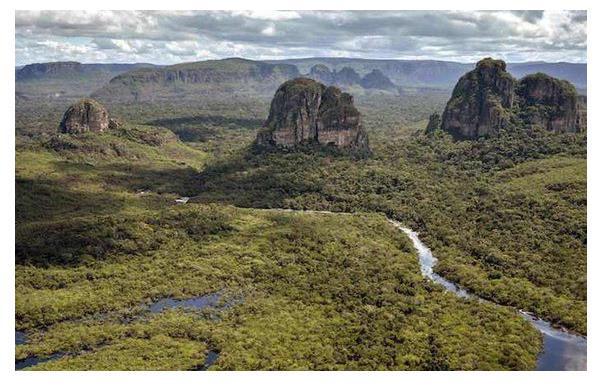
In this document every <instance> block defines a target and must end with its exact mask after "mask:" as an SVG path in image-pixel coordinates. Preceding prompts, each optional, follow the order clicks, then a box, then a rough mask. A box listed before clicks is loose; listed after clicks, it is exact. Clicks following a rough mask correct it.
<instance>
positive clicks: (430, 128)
mask: <svg viewBox="0 0 602 391" xmlns="http://www.w3.org/2000/svg"><path fill="white" fill-rule="evenodd" d="M440 128H441V116H440V115H439V113H433V114H431V116H430V117H429V122H428V124H427V125H426V129H425V132H426V133H433V132H434V131H435V130H437V129H440Z"/></svg>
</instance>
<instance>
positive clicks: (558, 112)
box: [516, 73, 585, 132]
mask: <svg viewBox="0 0 602 391" xmlns="http://www.w3.org/2000/svg"><path fill="white" fill-rule="evenodd" d="M516 91H517V95H518V100H519V102H518V103H519V104H520V108H521V110H520V117H521V119H522V120H523V121H524V123H525V124H527V125H532V126H540V127H542V128H544V129H547V130H551V131H563V132H578V131H581V130H583V129H585V123H584V121H585V118H583V117H584V115H583V112H584V110H583V106H582V104H581V102H580V100H579V98H578V95H577V90H575V87H574V86H573V85H572V84H571V83H569V82H568V81H565V80H559V79H555V78H553V77H551V76H548V75H546V74H544V73H536V74H533V75H528V76H525V77H524V78H522V79H521V80H520V81H519V82H518V86H517V90H516Z"/></svg>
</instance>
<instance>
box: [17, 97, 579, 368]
mask: <svg viewBox="0 0 602 391" xmlns="http://www.w3.org/2000/svg"><path fill="white" fill-rule="evenodd" d="M31 88H33V87H31ZM448 98H449V91H440V90H433V91H426V92H425V91H416V92H407V93H405V94H391V93H386V92H382V93H379V92H374V91H372V92H371V91H364V92H360V93H358V94H356V96H355V102H356V106H357V107H358V109H359V111H360V112H361V113H362V116H363V121H364V126H365V128H366V131H367V133H368V135H369V137H370V147H371V154H370V155H369V156H364V155H357V154H353V153H348V152H346V151H340V150H337V149H336V148H331V147H328V146H323V147H319V148H316V147H307V148H304V147H300V148H297V149H296V150H294V151H287V152H286V153H283V152H282V151H278V150H267V149H262V148H258V147H257V146H256V145H255V144H254V140H255V137H256V134H257V131H258V130H259V129H261V127H262V124H263V122H264V120H265V119H266V117H267V113H268V110H269V98H264V97H262V96H258V97H248V96H247V97H245V96H239V97H234V98H231V99H229V98H228V95H219V94H216V95H215V96H211V99H210V98H208V97H207V96H204V98H203V99H202V100H200V101H199V102H195V101H189V100H188V101H183V102H162V103H153V102H130V103H122V102H110V101H107V102H104V103H105V104H106V107H107V109H108V111H109V112H110V113H111V115H114V116H116V117H118V118H120V119H121V121H122V126H120V127H118V128H117V129H109V130H107V131H105V132H102V133H84V134H78V135H72V134H63V133H59V132H57V130H56V128H57V125H58V123H59V121H60V119H61V115H62V113H63V112H64V111H65V109H66V107H67V106H68V105H69V104H70V103H72V102H70V101H68V100H60V99H59V100H52V99H46V98H40V97H37V98H35V99H34V98H31V99H21V98H18V99H17V105H16V110H17V111H16V140H17V143H16V172H15V175H16V238H15V240H16V280H15V289H16V312H15V318H16V330H17V332H19V333H23V334H22V335H24V336H25V337H23V339H24V341H23V342H24V343H19V344H17V346H16V360H17V363H19V362H24V361H26V360H34V361H35V363H34V364H35V365H29V366H27V367H26V368H25V369H33V370H138V369H139V370H197V369H209V370H256V369H264V370H310V369H315V370H340V369H346V370H473V369H478V370H507V369H510V370H528V369H533V368H535V366H536V362H537V357H538V354H539V352H540V351H541V348H542V338H541V335H540V333H539V332H538V331H537V330H536V329H534V328H533V327H532V326H531V325H530V324H529V323H528V322H527V321H526V320H525V319H523V318H521V317H520V316H519V315H517V313H516V311H515V308H520V309H524V310H526V311H529V312H532V313H534V314H536V315H537V316H539V317H542V318H543V319H546V320H548V321H550V322H552V323H553V324H556V325H560V326H563V327H565V328H567V329H569V330H571V331H573V332H576V333H579V334H583V335H585V334H586V333H587V322H586V318H587V316H586V304H587V302H586V297H587V283H586V282H587V280H586V266H587V265H586V246H587V227H586V206H587V194H586V187H587V186H586V184H587V182H586V143H587V136H586V133H557V132H550V131H546V130H542V129H537V128H534V129H530V130H524V131H520V132H502V134H500V135H499V137H492V138H483V139H479V140H463V141H458V140H455V139H453V138H452V136H450V135H449V134H447V133H445V132H443V131H441V130H438V129H437V130H434V131H432V132H425V131H424V129H425V127H426V125H427V122H428V119H429V116H430V115H431V114H432V113H433V112H441V110H442V109H443V107H444V105H445V102H446V100H447V99H448ZM183 197H186V198H185V200H186V201H187V202H176V200H182V199H183ZM269 209H272V210H269ZM284 209H294V210H297V212H289V211H286V210H284ZM314 211H330V212H338V213H333V214H330V213H317V212H314ZM387 218H392V219H395V220H397V221H400V222H401V223H403V224H404V225H406V226H408V227H410V228H411V229H413V230H415V231H417V232H419V233H420V236H421V238H422V240H423V241H424V242H425V243H427V244H428V246H429V247H430V248H431V249H432V251H433V253H434V255H435V256H436V257H437V258H438V260H439V262H438V263H437V265H436V271H437V272H438V273H439V274H441V275H442V276H444V277H445V278H447V279H449V280H451V281H454V282H456V283H457V284H458V285H459V286H462V287H463V288H465V289H467V290H468V291H470V292H474V293H476V294H477V295H478V296H480V297H483V298H486V299H488V300H489V301H490V302H488V303H481V304H479V305H475V303H474V302H473V301H471V300H468V299H462V298H459V297H457V296H455V295H453V294H451V293H450V292H447V291H445V290H444V289H443V288H442V287H440V286H439V285H436V284H434V283H433V282H431V281H429V280H427V279H424V278H423V277H422V275H421V272H420V265H419V264H418V261H417V253H416V250H415V249H414V247H413V246H412V243H411V242H410V240H409V239H408V238H407V237H406V236H404V235H403V234H402V233H400V231H399V230H397V229H396V228H395V227H393V226H391V225H390V224H389V223H388V222H387ZM211 295H213V296H212V297H217V298H218V299H217V300H216V301H215V303H213V305H209V306H202V308H197V309H194V308H189V307H178V306H174V307H170V308H167V309H165V310H162V311H153V310H151V309H150V308H152V306H153V304H155V303H157V302H160V301H161V300H165V299H172V300H174V301H178V300H187V299H191V298H203V297H205V298H206V297H209V296H211Z"/></svg>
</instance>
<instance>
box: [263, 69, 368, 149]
mask: <svg viewBox="0 0 602 391" xmlns="http://www.w3.org/2000/svg"><path fill="white" fill-rule="evenodd" d="M257 144H258V145H263V146H274V145H275V146H283V147H294V146H297V145H301V144H322V145H335V146H337V147H344V148H351V149H356V150H362V151H369V147H368V136H367V135H366V133H365V131H364V128H363V126H362V123H361V116H360V113H359V111H358V110H357V109H356V108H355V106H354V104H353V97H352V96H351V95H349V94H347V93H344V92H341V90H339V89H338V88H336V87H332V86H331V87H326V86H325V85H324V84H322V83H319V82H317V81H314V80H312V79H308V78H298V79H293V80H289V81H287V82H285V83H283V84H282V85H281V86H280V87H279V88H278V90H277V91H276V93H275V95H274V98H273V99H272V104H271V106H270V113H269V116H268V119H267V120H266V122H265V125H264V129H263V130H262V131H260V132H259V134H258V136H257Z"/></svg>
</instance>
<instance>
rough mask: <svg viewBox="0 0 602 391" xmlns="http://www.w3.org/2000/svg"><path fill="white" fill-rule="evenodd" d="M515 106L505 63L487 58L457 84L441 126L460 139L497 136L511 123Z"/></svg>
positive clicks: (512, 89) (512, 81)
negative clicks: (513, 106)
mask: <svg viewBox="0 0 602 391" xmlns="http://www.w3.org/2000/svg"><path fill="white" fill-rule="evenodd" d="M513 103H514V78H513V77H512V75H510V74H509V73H508V72H506V63H505V62H504V61H501V60H493V59H491V58H485V59H483V60H481V61H479V62H478V63H477V67H476V69H474V70H472V71H470V72H468V73H467V74H465V75H464V76H462V77H461V78H460V80H459V81H458V83H457V84H456V87H455V88H454V91H453V93H452V97H451V99H450V100H449V101H448V102H447V106H446V107H445V111H444V112H443V118H442V125H441V127H442V128H443V129H444V130H446V131H448V132H450V133H452V134H453V135H454V136H455V137H457V138H467V139H475V138H478V137H481V136H488V135H493V134H497V133H498V132H499V130H500V129H502V128H504V127H506V126H507V125H508V124H509V123H510V120H511V116H512V105H513Z"/></svg>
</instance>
